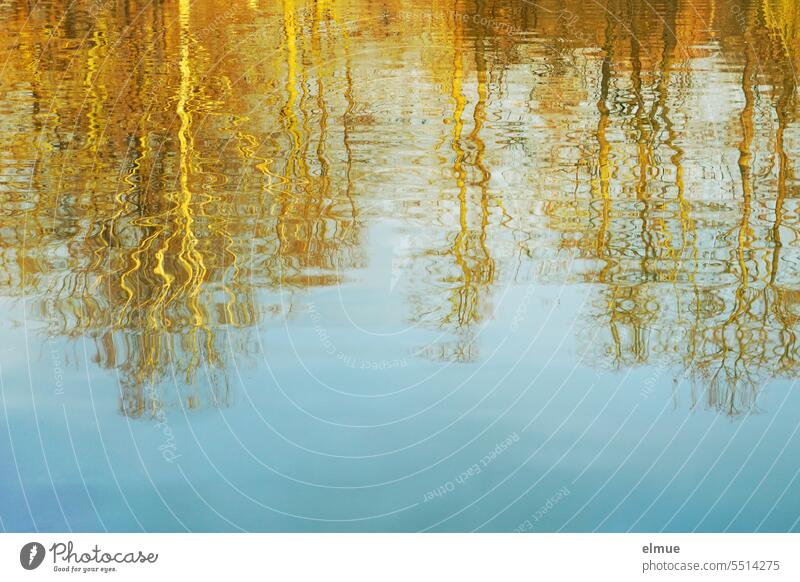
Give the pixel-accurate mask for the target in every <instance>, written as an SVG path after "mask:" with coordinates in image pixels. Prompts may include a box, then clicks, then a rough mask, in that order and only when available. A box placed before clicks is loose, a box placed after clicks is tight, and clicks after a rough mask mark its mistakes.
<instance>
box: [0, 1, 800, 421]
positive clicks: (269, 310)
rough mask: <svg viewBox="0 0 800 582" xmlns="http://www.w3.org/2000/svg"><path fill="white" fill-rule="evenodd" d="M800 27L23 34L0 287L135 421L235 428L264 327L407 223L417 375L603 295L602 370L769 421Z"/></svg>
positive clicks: (554, 6) (292, 22)
mask: <svg viewBox="0 0 800 582" xmlns="http://www.w3.org/2000/svg"><path fill="white" fill-rule="evenodd" d="M798 12H800V11H799V10H798V8H797V6H796V4H795V3H794V2H791V1H789V0H753V1H748V0H731V1H730V2H724V3H720V2H714V1H713V0H707V1H693V2H687V1H677V0H661V1H657V2H644V1H642V2H639V1H633V2H629V1H622V0H609V1H608V2H603V3H594V2H590V3H586V2H578V1H577V0H544V1H543V2H537V3H532V2H527V1H522V0H511V1H503V2H500V1H498V0H459V1H453V0H451V1H448V2H443V3H437V4H436V5H435V6H433V7H432V6H431V5H430V3H427V2H424V3H423V2H411V3H407V2H399V1H398V2H392V1H389V2H384V3H382V4H380V5H378V4H375V3H371V2H344V1H343V0H329V1H323V0H316V1H313V0H312V1H309V2H299V1H296V0H283V1H282V2H279V3H260V2H249V3H236V4H235V5H230V3H228V4H226V3H223V2H221V1H218V0H203V1H199V2H198V1H195V2H189V0H176V1H174V2H163V3H151V2H137V1H131V2H84V3H80V2H79V3H67V2H63V1H58V0H56V1H50V2H40V3H36V4H35V5H31V4H29V3H26V2H11V3H7V4H4V5H3V6H2V7H0V20H2V21H3V23H4V24H5V25H6V27H7V28H8V29H9V30H10V31H11V32H12V34H9V35H6V36H5V40H4V43H5V44H4V47H3V54H4V63H5V65H4V69H3V73H2V94H3V99H2V107H3V111H2V113H3V115H2V123H3V130H4V131H3V136H2V143H3V155H2V157H1V159H0V164H2V166H0V176H1V177H2V181H0V188H2V190H3V197H2V201H0V232H2V239H1V241H0V286H2V290H3V293H5V294H6V295H9V296H17V297H19V296H26V297H29V298H32V299H33V302H32V303H28V305H29V306H30V305H31V304H33V305H34V307H33V309H34V310H35V314H34V315H35V316H36V317H37V318H38V319H41V320H42V321H44V322H46V324H47V333H49V334H51V335H53V336H66V337H69V338H83V337H88V338H91V339H92V340H93V341H94V345H95V347H96V361H97V363H98V364H99V365H101V366H103V367H106V368H108V369H113V370H116V371H117V372H118V374H119V377H120V381H121V386H122V404H121V407H122V410H123V412H124V413H125V414H129V415H133V416H139V415H147V414H155V413H157V411H158V409H159V408H160V407H161V406H163V405H164V404H165V403H166V402H169V401H170V397H168V396H167V395H166V394H168V392H167V391H166V389H165V388H164V386H168V385H171V384H173V383H174V384H175V385H176V386H178V387H179V389H178V390H179V397H180V398H181V399H182V400H183V401H184V403H185V404H186V405H187V406H189V407H195V406H200V405H201V404H202V403H203V402H206V403H211V404H215V405H223V404H225V403H227V402H229V401H230V398H231V390H230V388H229V374H230V368H231V354H237V357H244V358H245V359H246V358H247V357H248V355H249V354H254V352H255V351H256V350H257V349H258V348H257V347H256V344H257V342H256V341H255V338H254V332H253V328H254V326H255V325H257V324H259V323H262V322H264V321H265V320H267V319H270V318H284V317H289V316H291V313H292V311H293V309H294V303H293V300H294V298H296V297H297V296H298V295H299V294H302V293H303V292H304V290H306V289H309V288H312V287H320V286H327V285H343V284H346V283H347V282H348V277H350V276H351V275H352V274H353V273H354V272H356V271H362V272H363V271H364V270H365V269H366V270H367V276H369V269H370V268H371V267H373V266H374V265H370V263H369V262H368V261H367V256H368V251H369V249H367V248H366V242H365V241H366V236H365V233H366V231H367V229H368V228H371V227H373V225H374V224H380V223H381V221H383V220H386V219H393V220H397V219H400V220H402V221H403V222H404V224H406V225H407V227H408V230H407V232H408V233H410V234H409V238H408V242H407V246H408V252H407V255H408V256H407V258H408V260H407V261H403V262H400V264H399V266H398V267H397V268H398V269H400V270H403V271H405V272H406V273H404V275H405V277H404V281H405V285H404V287H403V291H402V292H403V297H404V301H405V302H406V304H407V306H408V313H409V315H408V318H409V320H411V322H413V323H416V324H420V325H422V326H423V327H425V328H428V329H433V330H438V331H440V332H441V333H442V334H443V339H442V340H441V341H438V342H435V343H434V344H432V345H429V346H426V347H425V348H424V349H422V350H421V354H422V355H423V356H425V357H429V358H434V359H439V360H445V361H451V360H456V361H461V362H474V361H477V360H479V359H480V357H481V353H480V349H479V348H480V344H481V338H480V337H479V334H478V331H479V330H480V327H481V326H482V325H484V324H485V323H487V322H489V321H491V318H492V315H493V309H494V306H493V304H494V302H495V297H496V295H497V293H498V292H499V290H500V289H501V288H502V287H503V286H505V285H507V284H509V283H512V282H515V283H519V284H525V283H530V282H533V283H536V284H547V283H559V284H565V283H566V284H576V285H586V284H590V285H591V286H592V287H591V293H593V297H594V301H593V304H592V309H591V313H590V314H589V316H588V317H587V322H586V323H587V325H586V328H587V329H586V330H584V332H582V334H583V336H585V341H586V342H587V343H589V342H590V343H591V353H592V358H593V359H594V361H595V363H596V365H599V366H603V367H609V366H610V367H613V368H628V367H633V366H640V365H645V364H647V365H656V366H659V367H668V368H669V369H671V370H675V371H682V370H685V371H688V372H690V374H691V375H693V377H694V378H695V379H696V380H697V385H698V386H701V387H702V388H699V389H698V391H697V392H696V394H695V395H694V397H695V399H696V400H697V402H698V403H700V402H702V403H704V404H705V405H708V406H710V407H715V408H719V409H721V410H725V411H726V412H728V413H731V414H735V413H737V412H740V411H744V410H749V409H751V408H752V407H753V406H754V403H755V396H756V395H757V393H758V390H759V387H760V386H761V385H762V384H763V383H764V382H765V381H767V380H769V379H770V378H774V377H779V376H784V377H796V376H797V375H798V370H797V360H798V353H797V345H796V328H797V320H796V318H797V316H798V313H800V312H798V306H797V300H796V297H798V296H799V295H798V291H800V272H798V268H797V264H798V261H797V253H796V249H797V234H798V232H797V226H796V225H797V213H798V208H797V204H796V202H795V201H796V199H797V195H796V194H797V181H796V178H795V174H794V164H793V161H794V157H795V153H796V152H797V150H798V131H797V129H798V127H797V120H796V109H797V104H796V91H797V87H796V77H795V70H796V67H797V64H798V48H800V47H799V46H798V44H799V43H800V32H798V31H799V30H800V28H799V27H798V24H800V14H798ZM381 201H383V202H390V204H389V205H388V206H386V205H381V204H380V203H381ZM172 399H173V400H174V398H172Z"/></svg>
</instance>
